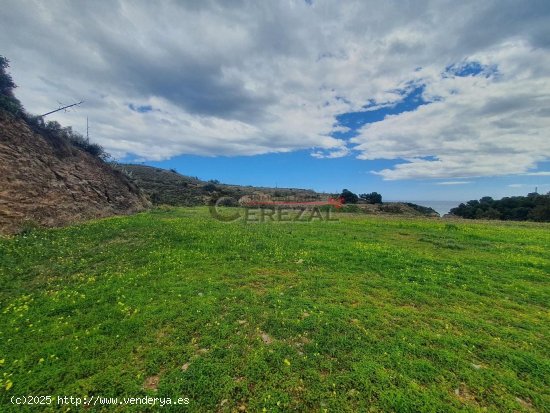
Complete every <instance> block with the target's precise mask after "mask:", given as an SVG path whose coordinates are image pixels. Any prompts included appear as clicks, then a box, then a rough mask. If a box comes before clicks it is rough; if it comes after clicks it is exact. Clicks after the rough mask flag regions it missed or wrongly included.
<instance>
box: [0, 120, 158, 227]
mask: <svg viewBox="0 0 550 413" xmlns="http://www.w3.org/2000/svg"><path fill="white" fill-rule="evenodd" d="M149 205H150V204H149V201H148V200H147V199H146V197H145V196H144V195H143V193H142V192H141V191H140V189H139V188H138V187H137V186H136V185H135V184H134V183H132V182H131V181H129V180H128V178H127V177H126V176H125V175H124V174H123V173H121V172H120V171H117V170H114V169H113V168H111V166H110V165H108V164H106V163H104V162H102V161H100V160H99V159H97V158H95V157H93V156H92V155H90V154H88V153H86V152H84V151H82V150H80V149H77V148H76V147H74V146H72V145H71V144H69V143H67V142H64V141H61V140H59V139H53V138H51V137H48V136H43V135H40V134H37V133H35V132H33V131H32V130H31V129H30V128H29V126H28V125H27V124H26V123H25V122H24V121H23V120H21V119H16V118H14V117H13V116H12V115H10V114H8V113H6V112H4V111H2V110H0V233H14V232H17V231H19V230H20V229H21V227H23V226H25V225H28V224H30V225H33V224H39V225H44V226H58V225H64V224H68V223H71V222H75V221H81V220H86V219H92V218H100V217H106V216H109V215H115V214H128V213H133V212H137V211H141V210H143V209H145V208H147V207H148V206H149Z"/></svg>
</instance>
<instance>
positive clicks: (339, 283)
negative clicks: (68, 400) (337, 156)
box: [0, 208, 550, 412]
mask: <svg viewBox="0 0 550 413" xmlns="http://www.w3.org/2000/svg"><path fill="white" fill-rule="evenodd" d="M549 246H550V225H549V224H533V223H502V222H491V223H486V222H485V223H484V222H450V221H445V220H437V219H436V220H430V219H403V218H382V217H368V216H365V215H346V214H342V215H341V216H339V221H338V222H324V221H322V222H320V221H315V222H310V223H301V222H293V223H264V224H251V223H248V224H246V223H242V222H235V223H223V222H219V221H216V220H213V219H212V218H211V217H210V216H209V214H208V210H207V209H205V208H179V209H158V210H154V211H152V212H149V213H143V214H139V215H135V216H131V217H115V218H110V219H104V220H98V221H93V222H88V223H85V224H80V225H75V226H71V227H67V228H61V229H50V230H34V231H31V232H29V233H27V234H25V235H19V236H16V237H12V238H3V239H0V287H1V288H0V306H1V312H0V386H1V389H0V411H2V412H4V411H26V410H28V411H66V410H67V409H68V408H69V407H70V409H71V411H81V410H82V411H109V412H110V411H136V412H138V411H139V412H141V411H159V410H161V411H189V412H208V411H213V412H218V411H220V412H230V411H250V412H262V411H267V412H274V411H299V412H302V411H315V412H325V411H326V412H363V411H375V412H376V411H397V412H420V411H426V412H448V411H493V412H507V411H539V412H543V411H550V410H549V409H550V395H549V389H550V361H549V358H550V312H549V305H548V304H549V303H550V285H549V279H550V275H549V273H550V248H549ZM23 395H53V396H56V397H57V396H80V397H83V396H92V395H96V396H102V397H119V398H122V397H123V396H131V397H142V396H145V395H151V396H154V397H172V398H174V399H175V398H177V397H187V398H189V401H190V402H189V404H188V405H186V406H178V407H174V406H172V407H170V406H166V407H164V408H163V409H159V408H158V406H156V407H147V406H143V405H137V406H133V407H132V406H123V405H119V406H102V407H100V406H95V407H91V408H83V407H76V406H60V405H56V403H55V402H54V403H52V404H50V405H49V406H35V407H30V406H26V407H22V406H16V405H12V404H11V402H10V398H11V397H12V396H23Z"/></svg>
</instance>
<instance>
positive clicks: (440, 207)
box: [390, 200, 465, 216]
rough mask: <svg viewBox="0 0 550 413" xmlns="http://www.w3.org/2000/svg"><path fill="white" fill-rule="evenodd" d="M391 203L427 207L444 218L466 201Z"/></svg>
mask: <svg viewBox="0 0 550 413" xmlns="http://www.w3.org/2000/svg"><path fill="white" fill-rule="evenodd" d="M390 202H412V203H413V204H416V205H422V206H425V207H429V208H433V209H435V210H436V211H437V212H438V213H439V215H441V216H443V215H445V214H448V213H449V211H450V210H451V208H454V207H457V206H459V205H460V204H461V203H462V202H465V201H409V200H399V201H390Z"/></svg>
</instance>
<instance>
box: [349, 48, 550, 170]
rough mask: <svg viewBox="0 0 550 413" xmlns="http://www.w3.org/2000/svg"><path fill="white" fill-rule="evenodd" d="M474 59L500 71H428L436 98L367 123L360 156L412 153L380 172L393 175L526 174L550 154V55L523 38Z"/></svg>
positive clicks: (356, 140) (427, 94) (391, 156)
mask: <svg viewBox="0 0 550 413" xmlns="http://www.w3.org/2000/svg"><path fill="white" fill-rule="evenodd" d="M472 58H473V59H474V60H475V61H480V62H482V63H483V64H487V65H490V66H493V67H494V66H496V67H498V73H495V74H492V75H487V76H466V77H459V76H441V75H439V74H437V75H435V76H429V77H426V78H425V84H426V89H425V92H424V96H425V98H426V99H429V100H431V103H429V104H427V105H423V106H420V107H419V108H418V109H416V110H414V111H411V112H404V113H401V114H399V115H394V116H388V117H386V118H385V119H384V120H383V121H380V122H376V123H372V124H368V125H366V126H365V127H363V128H362V130H361V133H360V135H359V136H358V137H356V138H354V139H352V142H354V143H356V144H357V146H356V147H355V149H356V150H359V151H360V152H361V153H360V155H359V157H360V158H361V159H377V158H387V159H407V160H408V161H409V162H407V163H401V164H398V165H396V166H395V167H394V168H390V169H384V170H382V171H378V172H377V173H378V174H379V175H381V176H383V177H384V178H385V179H389V180H392V179H409V178H458V177H473V176H491V175H509V174H519V173H524V172H526V171H528V170H529V169H531V168H534V167H535V166H536V165H537V162H541V161H544V160H546V159H549V158H550V139H548V134H549V133H550V116H549V114H550V82H549V79H550V78H549V77H548V76H547V75H546V73H545V72H544V70H543V67H548V66H549V65H550V54H549V53H547V52H546V51H545V50H541V49H533V48H532V47H530V46H529V45H527V44H525V43H524V42H515V43H507V44H504V45H501V46H499V47H497V48H494V49H490V50H488V51H486V52H485V53H478V54H476V55H474V56H472ZM427 157H432V158H433V157H435V158H436V159H433V160H432V159H430V160H427V159H426V158H427Z"/></svg>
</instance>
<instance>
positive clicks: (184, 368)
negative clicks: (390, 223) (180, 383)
mask: <svg viewBox="0 0 550 413" xmlns="http://www.w3.org/2000/svg"><path fill="white" fill-rule="evenodd" d="M190 365H191V363H189V362H187V363H185V364H184V365H183V366H181V369H182V370H183V371H187V369H188V368H189V366H190Z"/></svg>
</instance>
